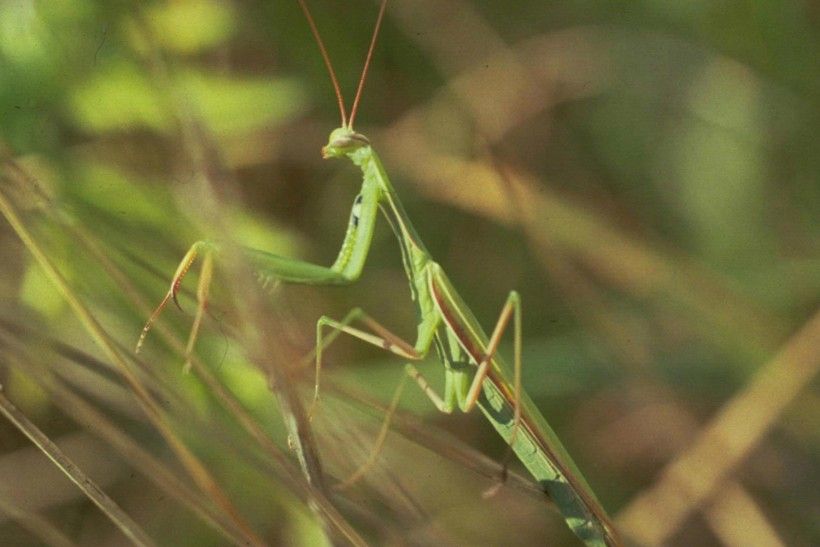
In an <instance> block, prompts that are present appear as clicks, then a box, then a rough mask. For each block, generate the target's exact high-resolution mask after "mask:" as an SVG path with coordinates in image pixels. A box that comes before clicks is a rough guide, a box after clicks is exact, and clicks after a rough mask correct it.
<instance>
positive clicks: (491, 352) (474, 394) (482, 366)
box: [459, 291, 521, 497]
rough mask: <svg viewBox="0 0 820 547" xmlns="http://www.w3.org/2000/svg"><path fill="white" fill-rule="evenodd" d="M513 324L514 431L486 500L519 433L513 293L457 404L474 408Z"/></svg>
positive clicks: (517, 324)
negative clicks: (471, 379)
mask: <svg viewBox="0 0 820 547" xmlns="http://www.w3.org/2000/svg"><path fill="white" fill-rule="evenodd" d="M511 319H512V320H513V340H514V341H513V344H514V349H513V353H514V357H513V366H514V369H513V394H514V396H515V401H514V410H513V429H512V435H511V437H510V441H509V443H508V445H507V451H506V452H505V454H504V456H503V458H502V460H501V461H502V468H501V477H500V481H499V483H498V484H497V485H495V486H493V487H491V488H490V489H489V490H487V491H486V492H485V493H484V496H485V497H490V496H492V495H494V494H495V493H496V492H497V491H498V488H499V487H500V486H501V485H502V484H504V482H505V481H506V477H507V460H508V459H509V458H510V456H511V454H512V447H513V445H514V444H515V437H516V435H517V434H518V429H519V427H520V426H521V297H520V296H519V295H518V293H517V292H515V291H510V294H509V296H508V297H507V301H506V302H505V303H504V307H503V308H502V309H501V313H500V314H499V316H498V321H497V322H496V325H495V328H494V329H493V333H492V335H491V336H490V341H489V343H488V344H487V351H486V353H485V354H484V357H483V358H482V360H481V362H480V363H479V364H478V370H477V371H476V373H475V376H474V377H473V381H472V384H471V385H470V388H469V389H468V390H467V393H466V394H465V395H464V397H463V398H462V399H460V401H459V404H460V406H461V409H462V410H463V411H464V412H469V411H471V410H472V409H473V408H475V405H476V403H477V402H478V398H479V395H480V393H481V386H482V383H483V382H484V379H485V378H486V377H487V374H488V372H489V369H490V366H491V363H492V361H493V358H494V357H495V354H496V352H497V351H498V346H499V344H500V343H501V337H502V336H503V335H504V333H505V332H506V330H507V326H508V325H509V323H510V320H511Z"/></svg>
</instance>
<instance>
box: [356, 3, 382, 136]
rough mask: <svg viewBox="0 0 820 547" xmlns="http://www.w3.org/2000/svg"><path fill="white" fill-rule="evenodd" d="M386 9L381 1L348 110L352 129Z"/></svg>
mask: <svg viewBox="0 0 820 547" xmlns="http://www.w3.org/2000/svg"><path fill="white" fill-rule="evenodd" d="M385 7H387V0H382V5H381V7H380V8H379V16H378V18H377V19H376V26H375V27H374V28H373V37H372V38H371V39H370V48H369V49H368V50H367V58H366V59H365V60H364V68H362V77H361V78H359V87H358V89H356V97H354V99H353V107H352V108H351V110H350V123H349V124H348V127H349V128H350V129H353V120H354V119H355V118H356V112H357V111H358V110H359V99H361V98H362V89H364V81H365V80H366V79H367V69H369V68H370V60H371V59H372V58H373V50H374V49H375V48H376V38H377V37H378V36H379V29H380V28H381V26H382V19H384V8H385Z"/></svg>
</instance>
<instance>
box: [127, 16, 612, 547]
mask: <svg viewBox="0 0 820 547" xmlns="http://www.w3.org/2000/svg"><path fill="white" fill-rule="evenodd" d="M299 4H300V6H301V7H302V10H303V11H304V13H305V16H306V18H307V21H308V23H309V25H310V28H311V31H312V32H313V35H314V37H315V39H316V41H317V43H318V45H319V49H320V51H321V53H322V57H323V60H324V62H325V64H326V66H327V69H328V72H329V74H330V77H331V81H332V83H333V87H334V89H335V92H336V98H337V99H338V103H339V110H340V113H341V117H342V124H341V127H339V128H338V129H335V130H334V131H333V132H332V133H331V134H330V137H329V139H328V143H327V145H326V146H324V147H323V148H322V156H323V157H324V158H348V159H349V160H350V161H352V162H353V163H354V164H355V165H356V166H357V167H359V169H361V172H362V175H363V182H362V187H361V190H360V192H359V194H358V195H357V196H356V198H355V199H354V201H353V207H352V210H351V214H350V221H349V224H348V227H347V232H346V234H345V238H344V241H343V243H342V246H341V249H340V251H339V254H338V257H337V258H336V261H335V262H334V263H333V264H332V265H331V266H330V267H324V266H319V265H316V264H312V263H308V262H302V261H299V260H294V259H291V258H286V257H281V256H277V255H273V254H270V253H266V252H264V251H258V250H247V251H246V254H247V258H248V260H249V262H250V263H251V264H252V265H253V267H254V268H255V269H256V271H257V274H258V276H259V277H260V278H261V279H264V280H269V279H275V280H278V281H281V282H285V283H297V284H312V285H345V284H350V283H353V282H355V281H356V280H357V279H358V278H359V276H360V274H361V272H362V269H363V267H364V263H365V260H366V259H367V255H368V251H369V249H370V243H371V240H372V236H373V230H374V227H375V224H376V216H377V212H378V211H379V210H381V212H382V213H383V216H384V217H385V218H386V219H387V221H388V223H389V224H390V226H391V228H392V229H393V231H394V232H395V235H396V237H397V239H398V242H399V247H400V249H401V255H402V261H403V264H404V269H405V272H406V274H407V278H408V280H409V283H410V292H411V296H412V299H413V301H414V302H415V304H416V306H417V311H418V333H417V337H416V341H415V343H413V344H411V343H408V342H405V341H403V340H401V339H400V338H399V337H398V336H396V335H393V334H392V333H390V331H388V330H387V329H385V328H384V327H382V326H381V325H379V324H378V323H377V322H376V321H374V320H373V319H371V318H370V317H369V316H367V315H366V314H365V313H364V312H363V311H361V310H354V311H353V312H351V313H350V314H348V316H347V317H346V318H345V319H344V320H343V321H336V320H334V319H331V318H330V317H326V316H324V317H322V318H321V319H319V321H318V323H317V341H316V393H315V398H316V399H317V398H318V393H319V372H320V370H321V361H322V349H323V347H324V346H325V345H326V344H325V341H323V338H324V331H325V329H328V328H330V329H334V330H335V331H336V332H337V333H341V332H344V333H346V334H348V335H351V336H353V337H355V338H358V339H360V340H363V341H365V342H367V343H370V344H374V345H376V346H379V347H382V348H384V349H385V350H387V351H390V352H392V353H394V354H396V355H398V356H400V357H402V358H404V359H406V360H407V361H408V362H407V363H406V364H405V371H406V373H407V375H409V376H410V377H411V378H412V379H413V380H415V382H416V383H417V384H418V385H419V387H420V388H421V389H422V390H423V391H424V393H425V394H426V395H427V396H428V397H429V399H430V400H431V401H432V402H433V404H434V405H435V406H436V408H438V409H439V410H440V411H442V412H445V413H451V412H452V411H453V410H454V409H455V408H459V409H460V410H462V411H463V412H469V411H470V410H472V409H473V408H474V407H476V406H478V407H479V408H480V409H481V411H482V412H483V413H484V415H485V416H486V417H487V418H488V419H489V421H490V423H491V424H492V425H493V427H495V429H496V430H497V431H498V432H499V433H500V434H501V436H502V437H503V438H504V440H505V441H506V442H507V444H508V445H509V446H510V447H511V449H512V450H513V451H514V452H515V454H516V455H517V456H518V458H519V459H520V460H521V462H522V463H523V464H524V466H525V467H526V468H527V469H528V470H529V471H530V473H531V474H532V475H533V477H534V478H535V480H536V481H538V482H539V484H540V485H541V486H542V487H543V489H544V490H545V492H546V493H547V494H548V495H549V497H550V498H552V500H553V501H554V502H555V504H556V506H557V507H558V509H559V510H560V511H561V513H562V514H563V516H564V518H565V520H566V522H567V525H568V526H569V527H570V528H571V529H572V531H573V532H574V533H575V534H576V535H577V536H578V537H579V538H581V539H582V540H583V541H584V542H585V543H586V544H587V545H596V546H601V545H606V546H612V545H618V544H619V541H618V539H617V536H616V533H615V530H614V528H613V526H612V524H611V523H610V521H609V518H608V516H607V514H606V512H605V511H604V509H603V507H602V506H601V505H600V503H599V502H598V501H597V499H596V498H595V495H594V494H593V493H592V490H591V489H590V488H589V486H588V485H587V483H586V481H585V480H584V478H583V476H582V475H581V473H580V471H579V470H578V469H577V468H576V466H575V465H574V463H573V461H572V459H571V458H570V457H569V455H568V454H567V453H566V451H565V449H564V447H563V445H562V444H561V442H560V441H559V440H558V437H557V436H556V435H555V433H554V432H553V431H552V429H551V428H550V426H549V425H548V424H547V422H546V420H545V419H544V418H543V416H541V414H540V413H539V411H538V409H537V408H536V407H535V405H534V404H533V402H532V401H531V400H530V399H529V397H527V395H526V394H525V393H524V392H523V391H522V390H521V386H520V383H521V380H520V378H521V343H522V342H521V301H520V298H519V295H518V293H516V292H515V291H513V292H510V294H509V296H508V298H507V301H506V303H505V305H504V307H503V309H502V311H501V314H500V315H499V318H498V321H497V323H496V325H495V328H494V329H493V332H492V334H491V335H490V336H489V337H488V336H487V335H486V334H485V333H484V331H483V330H482V328H481V326H480V324H479V322H478V321H477V320H476V318H475V316H474V315H473V313H472V312H471V311H470V309H469V307H468V306H467V304H466V303H465V302H464V301H463V300H462V298H461V297H460V296H459V295H458V293H457V292H456V289H455V288H454V286H453V284H452V283H451V282H450V280H449V279H448V278H447V276H446V275H445V273H444V270H443V269H442V267H441V266H440V265H439V264H438V263H437V262H436V261H435V260H434V259H433V257H432V256H431V255H430V253H429V252H428V251H427V249H426V247H425V246H424V243H422V241H421V238H420V237H419V235H418V233H417V232H416V230H415V228H414V227H413V224H412V222H411V221H410V218H409V217H408V215H407V213H406V212H405V210H404V207H403V206H402V204H401V201H400V200H399V197H398V195H397V194H396V191H395V190H394V188H393V185H392V184H391V182H390V179H389V178H388V176H387V173H386V172H385V169H384V167H383V165H382V163H381V161H380V160H379V157H378V155H377V154H376V152H375V151H374V150H373V148H372V147H371V145H370V141H369V140H368V139H367V137H365V136H364V135H362V134H361V133H358V132H356V131H355V130H354V129H353V121H354V119H355V116H356V110H357V107H358V103H359V98H360V97H361V92H362V87H363V84H364V81H365V79H366V75H367V68H368V66H369V64H370V59H371V57H372V53H373V50H374V46H375V42H376V37H377V35H378V31H379V26H380V24H381V21H382V18H383V15H384V10H385V5H386V0H385V1H383V2H382V4H381V8H380V11H379V16H378V19H377V22H376V25H375V29H374V31H373V38H372V41H371V44H370V48H369V51H368V54H367V59H366V61H365V65H364V69H363V72H362V77H361V80H360V82H359V87H358V90H357V93H356V98H355V100H354V102H353V106H352V109H351V113H350V117H349V118H348V117H347V114H346V112H345V106H344V100H343V98H342V94H341V91H340V89H339V85H338V82H337V79H336V75H335V73H334V71H333V67H332V65H331V62H330V59H329V57H328V54H327V51H326V49H325V47H324V45H323V43H322V39H321V37H320V35H319V32H318V30H317V28H316V25H315V23H314V21H313V18H312V17H311V15H310V12H309V11H308V8H307V6H306V5H305V3H304V0H299ZM216 250H217V246H216V245H215V244H213V243H210V242H204V241H203V242H198V243H196V244H194V245H193V246H192V247H191V249H190V250H189V251H188V254H187V255H186V256H185V258H184V259H183V261H182V263H181V264H180V266H179V268H178V269H177V272H176V274H175V275H174V278H173V280H172V282H171V288H170V289H169V291H168V293H167V294H166V296H165V298H164V299H163V301H162V303H161V304H160V306H159V307H158V308H157V310H156V311H155V312H154V314H153V315H152V317H151V319H149V321H148V324H147V325H146V326H145V329H144V330H143V334H142V336H141V337H140V342H139V343H138V348H139V345H140V344H141V343H142V342H143V340H144V338H145V334H146V333H147V332H148V330H149V328H150V326H151V324H152V323H153V321H154V320H155V318H156V317H157V315H158V314H159V312H160V311H161V310H162V309H163V307H164V306H165V304H167V302H168V301H169V300H170V299H176V292H177V290H178V288H179V285H180V283H181V281H182V278H183V277H184V276H185V274H186V273H187V271H188V269H189V268H190V267H191V265H192V264H193V263H194V261H195V260H196V259H197V257H198V256H199V255H200V254H202V255H203V267H202V268H203V271H202V275H201V276H200V283H199V290H198V292H197V298H198V301H199V306H198V309H197V315H196V318H195V320H194V325H193V327H192V329H191V337H190V338H189V346H188V349H189V351H191V350H192V349H193V343H194V340H195V337H196V332H197V330H198V328H199V325H200V322H201V318H202V315H203V313H204V308H205V301H206V299H207V290H208V285H209V283H210V278H211V271H212V269H213V254H214V252H215V251H216ZM510 321H512V322H513V325H514V329H513V330H514V340H515V346H514V348H515V349H514V367H513V369H512V372H513V374H512V376H513V382H512V383H511V382H510V380H509V377H510V374H509V371H510V369H509V367H508V366H507V365H506V364H505V363H504V362H503V360H502V358H501V356H500V355H498V353H497V349H498V346H499V343H500V340H501V337H502V335H503V334H504V332H505V330H506V328H507V326H508V325H509V323H510ZM354 322H360V323H362V324H363V325H364V326H365V327H366V328H367V330H365V329H360V328H355V327H353V326H351V325H352V324H353V323H354ZM432 347H435V349H436V353H437V354H438V357H439V359H440V361H441V362H442V364H443V365H444V369H445V389H444V395H443V396H440V395H439V394H437V393H436V392H435V390H434V389H433V388H432V387H431V386H430V384H429V383H428V382H427V380H426V379H425V378H424V377H423V376H422V375H421V373H420V372H419V371H418V369H417V368H416V367H415V366H414V365H413V364H412V363H411V362H410V361H418V360H421V359H423V358H425V357H426V356H427V355H428V353H429V351H430V349H431V348H432Z"/></svg>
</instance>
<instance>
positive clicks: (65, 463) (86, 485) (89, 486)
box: [0, 387, 154, 546]
mask: <svg viewBox="0 0 820 547" xmlns="http://www.w3.org/2000/svg"><path fill="white" fill-rule="evenodd" d="M0 412H2V413H3V415H4V416H5V417H6V418H8V419H9V421H10V422H11V423H13V424H14V425H15V427H17V429H19V430H20V431H21V432H22V433H23V434H24V435H25V436H26V437H28V438H29V440H31V442H33V443H34V444H35V445H36V446H37V448H39V449H40V450H41V451H42V452H43V454H45V455H46V456H48V458H49V459H50V460H51V461H52V462H54V464H55V465H56V466H57V467H59V468H60V470H61V471H62V472H63V473H65V475H66V476H67V477H68V478H70V479H71V481H72V482H74V484H76V485H77V486H78V487H79V488H80V490H82V491H83V493H84V494H85V495H86V496H88V499H90V500H91V501H93V502H94V505H96V506H97V507H99V508H100V510H101V511H102V512H103V513H105V514H106V516H107V517H108V518H109V519H111V522H113V523H114V525H115V526H117V528H119V529H120V530H121V531H122V533H123V534H125V536H126V537H127V538H128V539H130V540H131V541H132V542H133V543H134V544H135V545H146V546H151V545H154V542H153V540H152V539H151V538H150V537H149V536H148V534H146V533H145V532H144V531H143V530H142V528H141V527H140V526H139V525H138V524H137V523H136V522H134V520H133V519H132V518H131V517H130V516H128V514H126V513H125V511H123V510H122V509H121V508H120V506H119V505H117V503H116V502H115V501H114V500H112V499H111V498H109V497H108V495H107V494H106V493H105V492H103V491H102V489H101V488H100V487H99V486H97V484H96V483H95V482H94V481H93V480H91V478H90V477H88V475H86V474H85V473H84V472H83V470H82V469H80V468H79V467H77V466H76V465H75V464H74V462H72V461H71V459H69V458H68V456H66V455H65V454H63V452H62V450H60V448H59V447H58V446H57V445H56V444H54V443H53V442H51V440H50V439H49V438H48V436H46V434H45V433H43V432H42V431H40V429H39V428H38V427H37V426H36V425H34V424H33V423H32V422H31V421H30V420H29V419H28V418H27V417H26V416H25V415H24V414H23V413H22V412H20V411H19V410H18V409H17V407H15V406H14V404H12V402H11V401H9V400H8V398H7V397H6V395H5V393H3V391H2V387H0Z"/></svg>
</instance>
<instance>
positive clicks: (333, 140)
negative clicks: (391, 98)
mask: <svg viewBox="0 0 820 547" xmlns="http://www.w3.org/2000/svg"><path fill="white" fill-rule="evenodd" d="M365 146H370V141H369V140H368V139H367V137H365V136H364V135H362V134H361V133H357V132H355V131H353V129H352V128H350V127H345V126H343V127H340V128H338V129H334V130H333V132H332V133H331V134H330V137H329V138H328V140H327V145H325V146H323V147H322V157H323V158H325V159H327V158H340V157H342V156H346V155H348V154H350V153H352V152H355V151H356V150H358V149H359V148H363V147H365Z"/></svg>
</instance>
